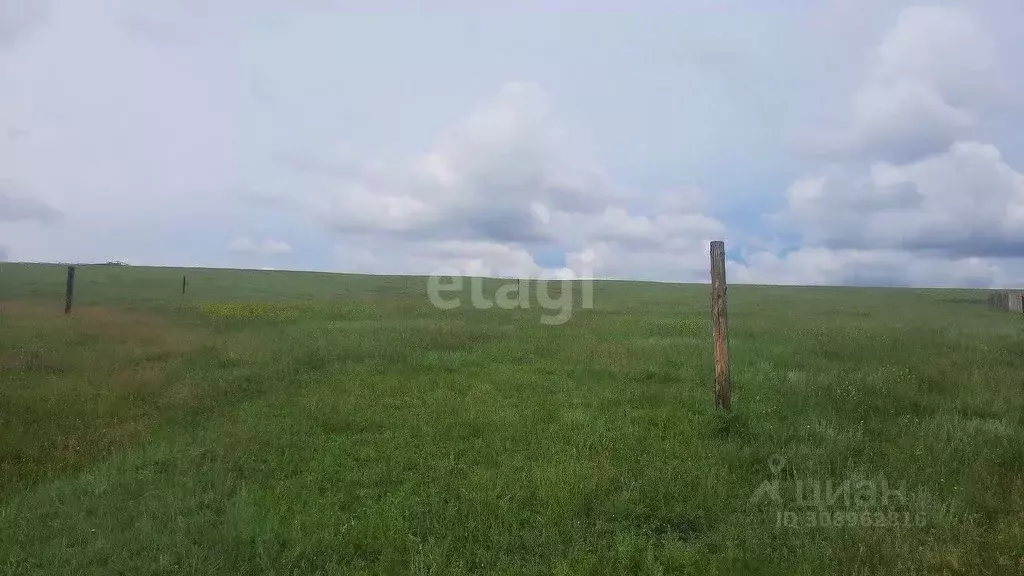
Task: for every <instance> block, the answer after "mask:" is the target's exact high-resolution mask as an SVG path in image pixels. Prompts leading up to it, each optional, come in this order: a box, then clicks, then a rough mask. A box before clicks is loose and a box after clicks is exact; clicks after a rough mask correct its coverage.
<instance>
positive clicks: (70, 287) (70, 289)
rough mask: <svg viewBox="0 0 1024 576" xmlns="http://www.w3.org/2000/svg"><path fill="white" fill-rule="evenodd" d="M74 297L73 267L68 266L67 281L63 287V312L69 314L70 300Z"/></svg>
mask: <svg viewBox="0 0 1024 576" xmlns="http://www.w3.org/2000/svg"><path fill="white" fill-rule="evenodd" d="M74 298H75V267H74V266H68V283H67V286H66V287H65V289H64V313H65V314H71V301H72V300H74Z"/></svg>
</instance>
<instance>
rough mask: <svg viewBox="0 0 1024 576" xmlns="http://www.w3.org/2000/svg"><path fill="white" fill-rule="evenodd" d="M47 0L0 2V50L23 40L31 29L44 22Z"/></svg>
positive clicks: (3, 0) (47, 5)
mask: <svg viewBox="0 0 1024 576" xmlns="http://www.w3.org/2000/svg"><path fill="white" fill-rule="evenodd" d="M48 12H49V2H48V0H2V1H0V48H3V47H4V46H8V45H11V44H13V43H14V42H16V41H19V40H21V39H22V38H24V37H25V36H26V35H27V33H28V32H30V31H31V30H32V29H33V28H35V27H37V26H40V25H41V24H42V23H43V22H45V21H46V18H47V16H48Z"/></svg>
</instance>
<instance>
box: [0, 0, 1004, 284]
mask: <svg viewBox="0 0 1024 576" xmlns="http://www.w3.org/2000/svg"><path fill="white" fill-rule="evenodd" d="M432 6H433V7H432V8H430V9H425V8H422V7H416V6H415V5H413V4H408V3H401V2H395V1H392V0H386V1H375V2H372V3H370V2H355V1H347V2H345V1H341V0H301V1H291V2H283V1H272V0H245V1H243V0H218V1H216V2H215V1H213V0H159V1H158V0H0V87H2V88H0V257H2V258H6V259H10V260H27V261H104V260H110V259H121V260H126V261H128V262H130V263H134V264H152V265H196V266H228V267H236V266H239V267H254V268H261V267H271V268H289V269H314V270H332V271H359V272H371V273H417V274H430V273H432V272H435V271H437V270H440V269H445V270H452V269H455V270H458V271H461V272H463V273H467V274H484V275H494V276H542V275H562V276H565V275H570V276H588V275H589V276H597V277H609V278H635V279H654V280H674V281H703V280H705V278H706V275H707V244H708V242H709V241H710V240H713V239H725V240H726V241H727V246H728V250H729V257H730V263H729V266H730V275H731V279H732V280H733V281H738V282H756V283H780V284H855V283H862V282H864V281H865V279H870V282H872V283H882V284H886V283H888V284H899V285H919V286H1005V285H1019V284H1022V283H1024V176H1021V172H1022V171H1024V142H1022V141H1021V136H1020V131H1019V130H1018V129H1017V127H1018V126H1020V124H1021V122H1020V120H1022V119H1024V84H1022V80H1021V79H1022V78H1024V75H1022V74H1021V72H1022V70H1021V65H1020V64H1019V63H1018V60H1017V59H1016V58H1015V55H1016V54H1020V53H1024V40H1022V38H1021V36H1020V35H1019V34H1018V33H1017V31H1018V30H1019V29H1020V26H1021V25H1022V24H1024V7H1022V6H1021V5H1020V4H1019V3H1018V2H1015V1H1012V0H987V1H978V0H964V1H961V2H951V1H936V2H931V3H904V2H900V1H882V0H862V1H858V2H854V1H852V0H822V1H812V0H798V1H794V2H782V1H770V2H766V1H758V2H755V1H753V0H728V1H717V2H712V1H711V0H680V1H676V2H666V1H664V0H638V1H636V2H632V3H629V4H628V5H627V4H622V3H611V2H607V1H604V2H583V1H582V0H571V1H570V0H561V1H548V2H540V1H539V0H529V1H525V2H516V3H500V2H493V3H469V2H446V3H435V4H433V5H432ZM627 6H628V8H627ZM1018 248H1020V250H1018ZM1018 254H1021V255H1022V256H1018Z"/></svg>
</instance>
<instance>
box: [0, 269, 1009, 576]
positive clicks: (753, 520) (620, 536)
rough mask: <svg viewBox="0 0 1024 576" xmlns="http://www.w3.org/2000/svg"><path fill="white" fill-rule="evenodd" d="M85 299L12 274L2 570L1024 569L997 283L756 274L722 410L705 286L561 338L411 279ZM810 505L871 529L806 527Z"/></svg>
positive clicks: (102, 281) (87, 277)
mask: <svg viewBox="0 0 1024 576" xmlns="http://www.w3.org/2000/svg"><path fill="white" fill-rule="evenodd" d="M182 274H187V275H188V277H189V287H188V294H187V295H186V296H184V297H183V296H182V295H181V276H182ZM495 286H496V283H494V282H491V283H490V285H489V287H488V290H491V289H492V288H493V287H495ZM575 288H576V289H577V290H575V292H574V295H575V296H577V297H578V294H579V290H578V288H579V286H576V287H575ZM63 290H64V270H63V269H62V268H60V267H57V266H43V265H21V264H2V265H0V572H3V573H10V574H19V575H20V574H113V573H117V574H133V575H142V574H191V573H200V574H401V573H415V574H780V575H783V574H785V575H799V574H808V575H810V574H815V575H817V574H851V575H852V574H970V575H982V574H1021V573H1022V571H1024V315H1015V314H1009V313H1000V312H993V311H989V310H988V309H987V308H986V296H985V294H984V293H983V292H975V291H969V290H959V291H958V290H905V289H854V288H845V289H840V288H780V287H755V286H732V287H730V291H729V322H730V325H729V329H730V350H731V354H732V377H733V386H734V394H733V405H734V411H733V414H732V415H731V416H723V415H720V414H716V412H715V410H714V405H713V398H712V394H711V375H712V365H711V357H710V354H711V346H710V341H709V339H710V325H709V307H708V302H709V301H708V290H707V287H706V286H694V285H668V284H645V283H623V282H602V283H599V284H598V286H597V288H596V292H595V295H594V303H595V307H594V309H592V310H586V309H576V310H574V312H573V316H572V318H571V320H570V321H569V322H567V323H566V324H563V325H561V326H547V325H544V324H542V323H541V322H540V314H541V313H542V312H543V311H542V310H541V309H539V308H538V307H537V306H536V300H534V306H533V307H531V309H529V310H518V309H517V310H501V309H491V310H473V309H471V308H469V307H462V308H459V309H456V310H450V311H442V310H438V309H436V308H434V307H433V306H431V305H430V303H429V301H428V299H427V296H426V281H425V280H424V279H423V278H412V277H388V278H385V277H370V276H349V275H330V274H313V273H286V272H257V271H229V270H186V271H182V270H174V269H159V268H136V267H131V268H115V267H103V266H96V267H91V266H83V267H80V268H79V269H78V276H77V284H76V307H75V310H74V312H73V313H72V314H71V315H70V316H68V317H65V316H64V315H63ZM487 292H488V291H487V290H485V293H487ZM467 301H468V299H467ZM773 457H774V458H776V462H780V463H782V466H781V468H779V469H776V470H775V471H773V470H772V469H771V468H770V466H769V461H770V460H771V459H772V458H773ZM780 459H781V460H780ZM773 479H778V480H779V488H780V491H779V492H780V497H781V502H778V503H776V502H772V501H753V502H752V497H753V496H754V495H755V493H756V492H757V491H758V489H759V487H761V485H762V483H763V482H765V481H770V480H773ZM883 479H884V481H885V482H886V484H887V486H889V487H900V488H899V491H900V494H901V495H902V498H892V499H890V501H889V502H888V503H885V504H883V503H881V502H879V498H874V501H873V502H872V495H873V494H872V493H871V491H872V490H876V489H877V488H878V487H879V486H880V485H881V482H882V480H883ZM844 482H845V483H847V484H846V486H847V487H848V488H849V495H851V496H853V498H851V503H850V504H849V505H847V504H846V502H845V499H844V497H843V495H842V494H841V495H840V497H839V498H838V499H835V500H834V501H832V502H829V501H828V500H829V498H828V496H830V494H826V493H825V492H826V489H828V490H829V491H832V490H834V489H835V488H836V487H839V486H843V483H844ZM815 486H819V487H820V489H821V491H822V495H821V496H822V498H821V499H822V500H823V502H822V503H821V504H820V505H819V506H805V505H804V503H803V502H802V501H800V500H798V498H799V497H804V498H806V497H808V496H809V495H810V494H812V492H813V490H812V488H813V487H815ZM798 492H799V495H798ZM874 496H877V494H874ZM865 500H866V501H865ZM808 510H815V511H818V512H829V513H836V516H839V515H842V517H843V518H846V519H847V520H849V519H854V520H856V521H857V522H856V525H854V526H847V525H844V526H839V527H836V526H830V527H820V526H819V527H810V526H801V527H797V528H794V527H787V526H784V525H783V526H779V525H778V518H781V517H782V516H777V514H781V513H783V512H790V513H797V514H798V518H799V521H800V522H801V523H806V522H807V521H808V519H807V514H806V512H807V511H808ZM865 511H866V512H869V513H873V512H881V513H882V514H884V515H885V517H884V518H875V517H874V516H872V518H871V520H872V522H876V521H878V520H882V519H886V520H888V521H890V523H891V521H892V520H898V521H899V522H897V524H899V525H895V526H893V525H882V526H878V525H873V526H866V525H862V524H861V521H862V515H863V512H865ZM890 513H891V514H892V517H891V518H890V517H889V514H890ZM787 518H791V517H787ZM817 518H820V516H817ZM918 519H921V520H922V523H923V524H924V525H923V526H918V525H917V524H916V521H917V520H918ZM907 520H909V525H908V523H907ZM787 521H789V520H788V519H787Z"/></svg>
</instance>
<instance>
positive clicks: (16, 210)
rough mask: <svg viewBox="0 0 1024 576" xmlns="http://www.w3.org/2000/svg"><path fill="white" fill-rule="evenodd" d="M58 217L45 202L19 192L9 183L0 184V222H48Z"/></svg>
mask: <svg viewBox="0 0 1024 576" xmlns="http://www.w3.org/2000/svg"><path fill="white" fill-rule="evenodd" d="M59 216H60V212H58V211H57V210H56V209H55V208H53V207H52V206H50V205H49V204H47V203H46V202H44V201H42V200H39V199H37V198H33V197H30V196H28V195H27V194H25V193H23V192H19V190H17V189H16V187H15V186H14V185H13V184H12V183H10V182H0V222H18V221H22V220H34V221H38V222H50V221H53V220H56V219H57V218H58V217H59Z"/></svg>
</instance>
